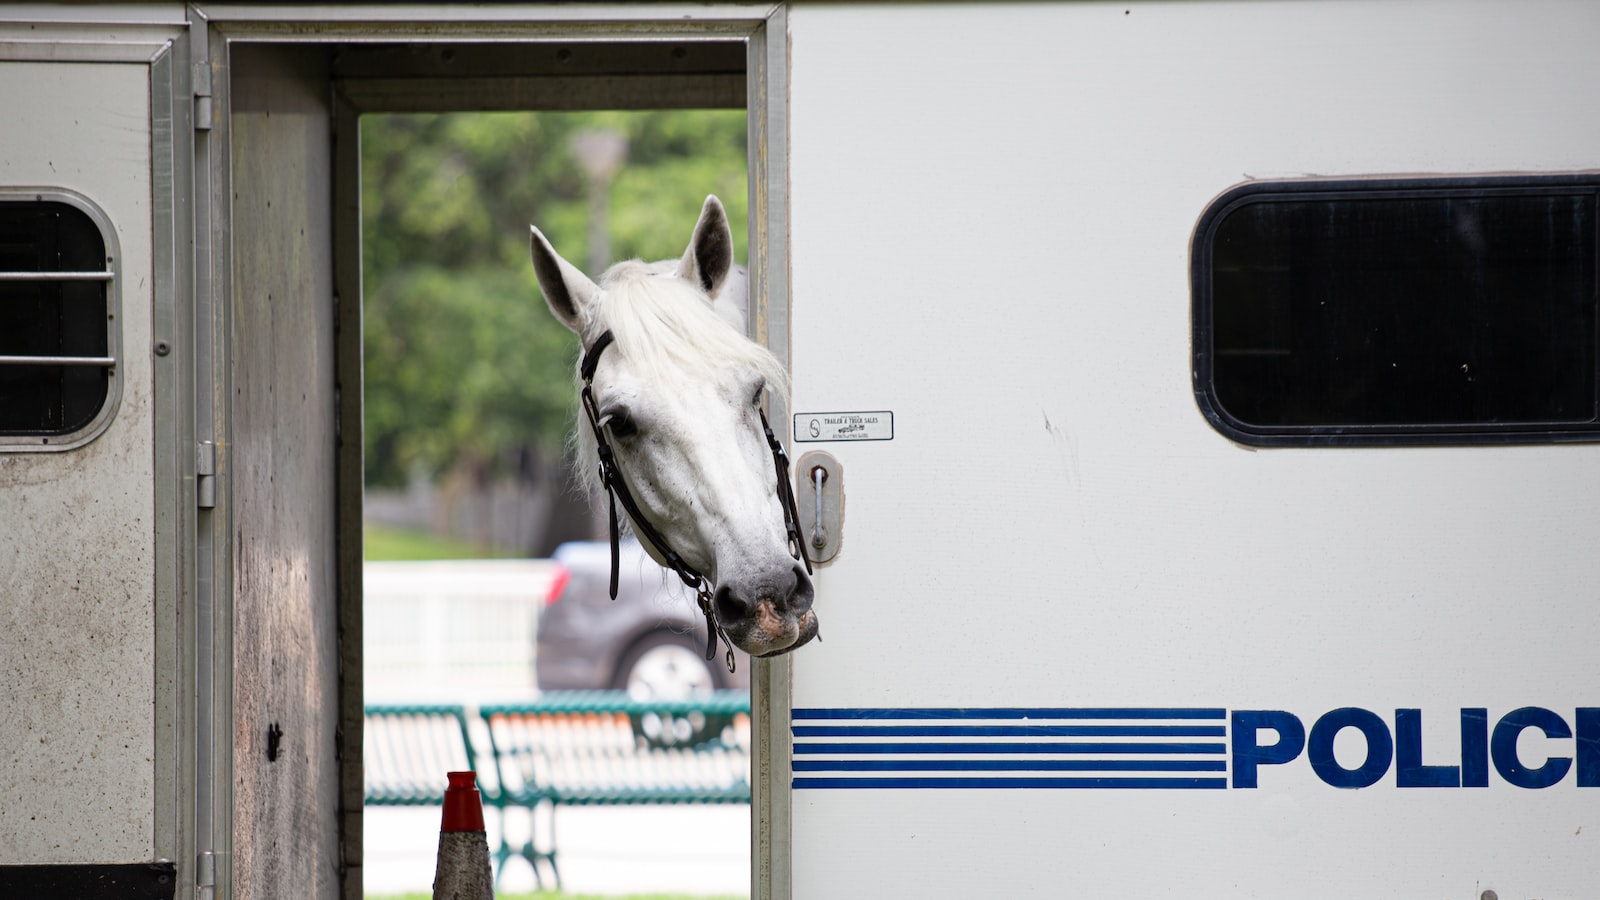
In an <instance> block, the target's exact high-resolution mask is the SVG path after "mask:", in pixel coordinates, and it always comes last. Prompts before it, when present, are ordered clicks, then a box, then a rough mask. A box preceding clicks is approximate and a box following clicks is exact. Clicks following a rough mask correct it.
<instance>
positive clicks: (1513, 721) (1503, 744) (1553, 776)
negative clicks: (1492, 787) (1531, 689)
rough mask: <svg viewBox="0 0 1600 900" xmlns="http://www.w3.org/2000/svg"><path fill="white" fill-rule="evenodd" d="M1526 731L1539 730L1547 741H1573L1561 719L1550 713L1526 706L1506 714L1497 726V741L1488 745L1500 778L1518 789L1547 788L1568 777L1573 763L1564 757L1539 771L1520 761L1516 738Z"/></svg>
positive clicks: (1550, 762) (1548, 762)
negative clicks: (1554, 739) (1550, 739)
mask: <svg viewBox="0 0 1600 900" xmlns="http://www.w3.org/2000/svg"><path fill="white" fill-rule="evenodd" d="M1524 728H1537V729H1539V730H1540V731H1542V732H1544V736H1545V737H1548V738H1567V737H1572V729H1571V728H1568V727H1567V723H1566V722H1565V721H1563V720H1562V718H1561V717H1560V716H1558V715H1556V714H1555V713H1553V712H1551V711H1550V710H1548V709H1544V708H1541V707H1538V706H1524V707H1523V708H1521V709H1515V710H1512V711H1511V712H1508V713H1506V714H1505V717H1504V718H1502V719H1501V720H1500V721H1499V722H1498V723H1496V724H1495V726H1494V737H1492V738H1491V739H1490V741H1489V755H1490V757H1491V758H1492V759H1493V760H1494V768H1495V771H1497V772H1499V773H1500V777H1501V778H1504V779H1505V780H1507V781H1509V782H1511V783H1512V784H1514V785H1516V786H1517V787H1523V788H1546V787H1549V786H1550V785H1552V784H1555V783H1556V782H1558V781H1560V780H1561V779H1563V778H1565V777H1566V775H1567V770H1568V769H1570V768H1572V760H1571V759H1569V758H1567V757H1565V756H1552V757H1550V758H1549V759H1547V760H1545V763H1544V765H1542V766H1539V767H1538V768H1529V767H1527V766H1525V765H1523V764H1522V760H1521V759H1519V758H1518V757H1517V737H1518V736H1519V735H1521V734H1522V730H1523V729H1524Z"/></svg>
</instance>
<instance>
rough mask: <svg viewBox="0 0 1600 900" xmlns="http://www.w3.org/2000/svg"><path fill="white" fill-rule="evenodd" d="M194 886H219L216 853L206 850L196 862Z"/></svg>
mask: <svg viewBox="0 0 1600 900" xmlns="http://www.w3.org/2000/svg"><path fill="white" fill-rule="evenodd" d="M194 886H195V887H197V888H212V887H216V886H217V854H216V853H215V852H213V851H211V850H206V851H204V852H202V853H201V854H200V856H199V858H197V859H196V860H195V866H194Z"/></svg>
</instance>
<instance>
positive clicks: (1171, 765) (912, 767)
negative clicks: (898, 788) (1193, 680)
mask: <svg viewBox="0 0 1600 900" xmlns="http://www.w3.org/2000/svg"><path fill="white" fill-rule="evenodd" d="M791 765H793V767H794V770H795V771H796V772H1226V771H1227V770H1228V764H1227V763H1226V762H1224V761H1223V760H1220V759H797V760H794V761H793V763H792V764H791Z"/></svg>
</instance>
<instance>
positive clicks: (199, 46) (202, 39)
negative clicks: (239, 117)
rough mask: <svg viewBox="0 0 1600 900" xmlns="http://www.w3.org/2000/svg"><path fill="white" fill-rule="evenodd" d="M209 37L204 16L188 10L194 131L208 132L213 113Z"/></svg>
mask: <svg viewBox="0 0 1600 900" xmlns="http://www.w3.org/2000/svg"><path fill="white" fill-rule="evenodd" d="M209 40H210V35H209V34H208V33H207V28H206V19H205V14H204V13H201V12H200V11H199V10H197V9H195V8H194V7H193V6H191V7H190V9H189V53H190V56H191V57H192V59H193V62H192V65H191V66H190V68H191V71H192V75H193V79H194V130H195V131H210V130H211V127H212V125H213V124H214V122H213V117H214V113H213V112H212V107H211V58H210V55H209V52H208V47H207V42H208V41H209Z"/></svg>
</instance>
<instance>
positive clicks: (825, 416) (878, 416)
mask: <svg viewBox="0 0 1600 900" xmlns="http://www.w3.org/2000/svg"><path fill="white" fill-rule="evenodd" d="M794 439H795V441H796V442H797V443H803V442H810V441H892V440H894V413H892V412H888V411H886V410H878V411H875V412H825V413H795V414H794Z"/></svg>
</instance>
